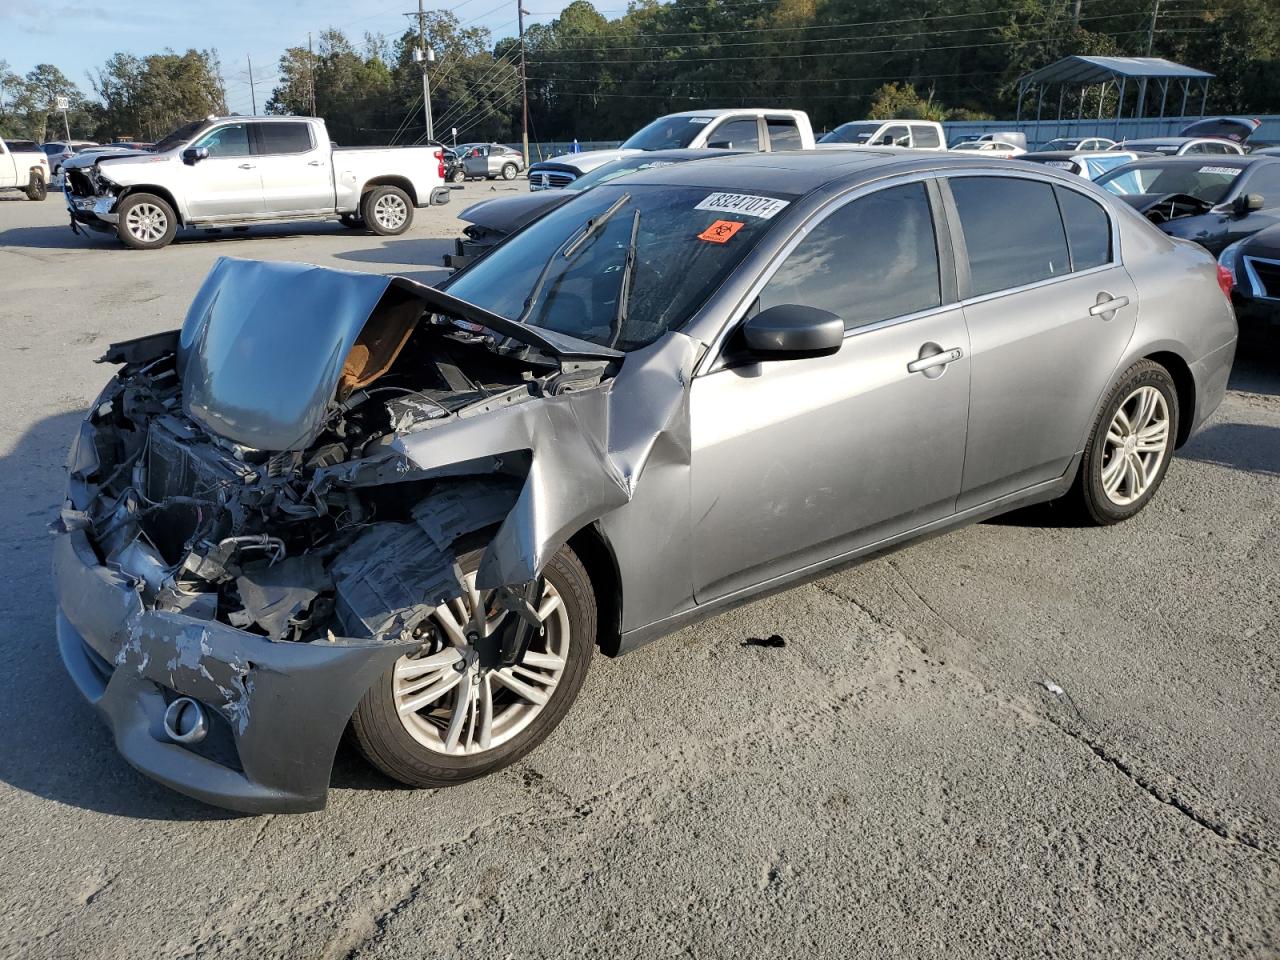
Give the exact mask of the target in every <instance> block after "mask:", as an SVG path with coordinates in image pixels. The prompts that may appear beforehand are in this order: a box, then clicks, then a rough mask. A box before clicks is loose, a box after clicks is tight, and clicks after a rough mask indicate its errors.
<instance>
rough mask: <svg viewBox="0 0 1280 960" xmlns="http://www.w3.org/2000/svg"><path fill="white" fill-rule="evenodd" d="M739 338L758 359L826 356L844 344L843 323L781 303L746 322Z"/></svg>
mask: <svg viewBox="0 0 1280 960" xmlns="http://www.w3.org/2000/svg"><path fill="white" fill-rule="evenodd" d="M742 336H743V342H744V343H745V345H746V348H747V350H748V351H750V353H751V355H752V356H753V357H754V358H755V359H757V360H801V359H804V358H805V357H826V356H830V355H831V354H833V353H835V352H836V351H838V350H839V349H840V347H841V345H843V343H844V321H843V320H841V319H840V318H839V317H837V316H836V315H835V314H834V313H828V312H827V311H826V310H819V309H817V308H816V307H805V306H801V305H800V304H796V303H780V304H778V305H777V306H775V307H769V308H768V309H767V310H761V311H760V312H759V313H757V314H756V315H755V316H754V317H751V318H750V319H749V320H747V322H746V323H745V324H743V327H742Z"/></svg>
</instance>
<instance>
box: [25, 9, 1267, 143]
mask: <svg viewBox="0 0 1280 960" xmlns="http://www.w3.org/2000/svg"><path fill="white" fill-rule="evenodd" d="M1273 4H1274V0H1164V2H1163V3H1162V4H1156V3H1155V2H1154V0H672V2H665V3H664V2H659V0H630V3H629V4H628V7H627V10H626V12H625V13H623V14H622V15H620V16H616V17H613V18H609V17H607V16H605V14H604V13H602V12H601V11H600V10H598V9H597V8H596V7H595V6H593V4H592V3H590V2H588V0H575V2H573V3H571V4H570V5H569V6H568V7H566V8H565V9H564V10H563V11H562V12H561V13H560V14H559V15H558V16H557V17H556V18H555V19H553V20H551V21H550V22H548V23H538V24H534V25H532V26H530V27H529V28H528V30H527V31H526V35H525V64H526V72H527V78H528V80H527V82H528V94H529V119H530V128H531V129H530V135H531V139H532V140H535V141H538V140H542V141H546V140H565V139H571V138H577V139H581V140H588V139H617V138H621V137H625V136H626V135H628V134H629V133H631V132H632V131H634V130H636V129H637V128H638V127H640V126H642V125H643V124H644V123H645V122H647V121H648V120H649V119H651V118H653V117H655V116H658V115H661V114H663V113H670V112H673V111H677V110H687V109H694V108H699V107H714V106H742V105H750V104H760V105H775V106H781V107H792V108H800V109H804V110H807V111H808V112H809V115H810V117H811V118H812V119H813V121H814V125H815V127H816V128H818V129H824V128H830V127H832V126H835V125H837V124H839V123H843V122H845V121H846V120H855V119H861V118H864V117H868V116H874V117H884V116H889V115H895V116H914V117H921V118H927V119H981V118H987V117H1012V116H1013V113H1014V109H1015V106H1016V80H1017V78H1018V77H1019V76H1022V75H1023V74H1025V73H1027V72H1029V71H1031V70H1034V69H1036V68H1037V67H1040V66H1043V65H1045V64H1047V63H1051V62H1053V61H1054V60H1057V59H1058V58H1060V57H1063V56H1067V55H1070V54H1095V55H1115V56H1146V55H1151V56H1157V57H1165V58H1167V59H1170V60H1174V61H1176V62H1179V63H1185V64H1188V65H1190V66H1195V67H1199V68H1202V69H1205V70H1209V71H1211V72H1213V73H1215V74H1217V79H1216V80H1215V81H1214V82H1213V84H1212V85H1211V87H1210V97H1209V103H1208V109H1209V111H1210V112H1215V113H1246V114H1252V113H1280V17H1276V16H1275V15H1274V6H1273ZM424 34H425V38H426V42H427V45H428V46H430V47H431V48H432V50H433V51H434V53H435V57H436V60H435V62H434V63H433V64H431V65H430V66H429V70H430V74H429V78H430V80H431V106H432V111H433V115H434V119H435V135H436V138H437V139H440V140H444V141H445V142H448V139H449V137H450V131H451V130H452V129H455V128H456V129H457V130H458V138H459V140H460V141H469V140H491V139H492V140H501V141H513V140H516V139H518V138H519V131H520V111H521V100H520V83H519V79H520V78H519V68H520V60H521V54H520V44H519V40H518V39H517V38H515V37H510V36H508V37H502V38H500V39H496V40H495V39H494V38H493V36H492V35H491V34H490V32H489V31H488V30H486V29H483V28H478V27H467V26H464V25H462V24H461V23H460V22H459V20H458V18H457V17H456V16H454V15H453V14H452V13H449V12H443V11H436V12H432V13H429V14H428V15H427V17H426V19H425V23H424ZM317 39H318V43H316V44H315V45H314V46H313V47H310V48H307V47H301V46H299V47H292V48H290V49H288V50H286V51H285V52H284V53H283V54H282V56H281V57H280V60H279V64H278V69H277V71H276V76H275V78H274V79H273V80H272V83H271V90H270V93H269V95H267V96H266V98H265V101H266V102H265V108H264V109H265V111H266V112H270V113H281V114H283V113H293V114H309V113H311V112H312V105H313V104H314V109H315V112H316V113H317V114H318V115H319V116H322V117H325V118H326V120H327V121H328V124H329V129H330V132H331V135H332V136H333V138H334V139H335V140H336V141H337V142H339V143H344V144H372V143H413V142H420V141H421V140H423V139H425V115H424V111H423V98H422V72H421V67H420V65H419V63H417V62H416V61H415V60H414V49H415V47H417V46H418V43H419V40H418V32H417V30H416V29H410V30H407V31H405V32H404V33H403V34H402V35H400V36H398V37H394V38H387V37H386V36H383V35H379V34H366V35H365V36H364V37H363V39H362V40H361V41H353V40H351V39H349V38H348V37H347V36H345V35H344V34H343V33H342V32H341V31H338V30H332V29H331V30H326V31H324V32H322V33H320V34H319V35H318V37H317ZM88 81H89V85H88V90H89V92H88V93H85V92H83V91H82V90H81V88H80V87H79V86H78V85H77V84H76V83H74V82H73V81H71V80H70V79H68V78H67V77H66V76H65V75H63V73H62V72H61V71H60V70H58V68H57V67H55V66H52V65H48V64H42V65H39V66H37V67H36V68H35V69H34V70H32V71H30V72H29V73H28V74H26V75H25V76H18V75H16V74H14V73H12V72H11V71H10V70H9V69H8V68H7V66H6V65H5V64H4V63H3V62H2V61H0V135H4V136H11V137H13V136H24V137H29V138H31V139H36V140H39V139H44V138H46V135H49V136H52V135H53V134H54V133H55V132H60V131H61V128H62V118H61V115H60V114H59V113H56V112H55V111H54V110H53V109H52V105H53V103H54V102H55V98H56V97H58V96H66V97H67V98H68V100H69V101H70V103H71V110H70V111H69V115H68V119H69V121H70V125H71V127H72V131H71V132H72V134H73V135H74V136H77V137H91V138H93V139H98V140H105V139H110V138H114V137H119V136H132V137H135V138H136V139H140V140H154V139H156V138H158V137H160V136H162V135H163V134H164V133H165V132H167V130H168V129H170V128H172V127H175V126H177V125H178V124H179V123H180V122H182V121H184V120H188V119H193V118H195V117H199V116H203V115H206V114H209V113H225V112H226V93H225V87H224V82H223V79H222V75H221V70H220V66H219V63H218V57H217V53H216V52H215V51H212V50H188V51H186V52H185V53H182V54H178V53H175V52H174V51H172V50H166V51H164V52H163V53H160V54H155V55H152V56H148V57H133V56H130V55H127V54H116V55H115V56H113V57H112V58H111V59H110V60H108V61H107V63H106V64H104V65H103V66H102V67H101V68H100V69H98V70H96V71H93V72H92V73H91V75H90V76H89V78H88ZM263 92H264V93H266V91H265V89H264V91H263ZM1090 96H1091V97H1093V98H1094V99H1092V100H1091V101H1086V103H1085V104H1083V105H1080V106H1082V107H1083V109H1084V110H1085V112H1086V115H1088V114H1089V113H1096V111H1097V109H1098V108H1099V107H1100V106H1101V107H1103V108H1104V109H1106V108H1110V106H1111V105H1110V104H1109V103H1104V104H1098V102H1097V100H1096V97H1097V93H1096V92H1094V93H1091V94H1090ZM1054 106H1055V107H1056V104H1055V105H1054ZM1197 106H1198V104H1197Z"/></svg>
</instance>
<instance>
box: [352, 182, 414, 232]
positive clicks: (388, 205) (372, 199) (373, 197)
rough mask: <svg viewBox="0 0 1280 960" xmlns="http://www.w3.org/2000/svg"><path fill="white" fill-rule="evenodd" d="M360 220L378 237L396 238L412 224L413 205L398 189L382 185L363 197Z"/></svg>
mask: <svg viewBox="0 0 1280 960" xmlns="http://www.w3.org/2000/svg"><path fill="white" fill-rule="evenodd" d="M360 218H361V219H362V220H364V222H365V226H367V227H368V228H369V229H370V230H372V231H373V232H374V233H376V234H377V235H378V236H380V237H398V236H399V235H400V234H402V233H404V232H405V231H406V230H408V229H409V227H410V226H411V225H412V224H413V203H412V201H410V200H409V195H408V194H407V193H405V192H404V191H403V190H401V189H400V188H399V187H393V186H389V185H387V184H383V185H382V186H378V187H374V188H373V189H372V190H370V191H369V192H368V193H366V194H365V195H364V202H363V203H361V204H360Z"/></svg>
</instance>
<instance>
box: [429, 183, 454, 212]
mask: <svg viewBox="0 0 1280 960" xmlns="http://www.w3.org/2000/svg"><path fill="white" fill-rule="evenodd" d="M450 196H451V193H450V188H449V187H447V186H445V187H433V188H432V190H431V205H432V206H433V207H438V206H441V205H442V204H446V203H448V202H449V197H450Z"/></svg>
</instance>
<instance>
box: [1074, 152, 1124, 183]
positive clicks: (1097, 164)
mask: <svg viewBox="0 0 1280 960" xmlns="http://www.w3.org/2000/svg"><path fill="white" fill-rule="evenodd" d="M1082 159H1083V160H1084V168H1085V170H1087V171H1088V172H1089V179H1090V180H1097V179H1098V178H1099V177H1100V176H1102V175H1103V174H1104V173H1106V172H1107V171H1108V170H1114V169H1115V168H1116V167H1121V166H1124V165H1125V164H1126V163H1130V162H1132V160H1133V157H1131V156H1127V155H1125V154H1123V153H1121V154H1117V155H1116V156H1114V157H1084V158H1082Z"/></svg>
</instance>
